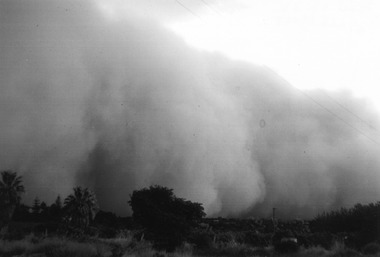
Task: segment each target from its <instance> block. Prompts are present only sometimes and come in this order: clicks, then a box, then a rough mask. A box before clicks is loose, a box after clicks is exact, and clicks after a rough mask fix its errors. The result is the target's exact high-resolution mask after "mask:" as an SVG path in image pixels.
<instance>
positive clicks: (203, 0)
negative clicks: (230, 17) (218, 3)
mask: <svg viewBox="0 0 380 257" xmlns="http://www.w3.org/2000/svg"><path fill="white" fill-rule="evenodd" d="M201 1H202V3H204V4H205V5H206V6H207V7H208V8H209V9H210V10H212V11H213V12H214V13H216V14H218V15H219V16H223V17H224V15H222V14H221V13H220V12H219V11H217V10H216V9H215V8H213V7H211V5H210V4H208V3H207V2H206V1H205V0H201Z"/></svg>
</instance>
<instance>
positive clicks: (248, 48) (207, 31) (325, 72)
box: [101, 0, 380, 109]
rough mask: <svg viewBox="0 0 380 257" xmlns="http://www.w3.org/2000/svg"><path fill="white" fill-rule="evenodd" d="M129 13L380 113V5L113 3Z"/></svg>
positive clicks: (109, 11) (114, 11) (274, 0)
mask: <svg viewBox="0 0 380 257" xmlns="http://www.w3.org/2000/svg"><path fill="white" fill-rule="evenodd" d="M101 3H102V4H101V6H102V9H103V11H104V13H105V14H106V15H107V17H108V18H110V17H111V16H113V17H116V16H118V17H119V18H122V17H123V12H128V11H129V12H130V11H131V10H133V12H135V13H138V14H139V15H142V16H145V17H148V18H151V19H158V20H159V21H161V22H162V23H163V24H164V25H165V26H167V27H168V28H170V29H172V30H173V31H175V32H176V33H177V34H178V35H180V36H181V37H182V38H184V40H185V41H186V42H187V43H188V44H189V45H191V46H193V47H196V48H198V49H202V50H207V51H217V52H221V53H223V54H225V55H227V56H229V57H231V58H234V59H241V60H245V61H249V62H252V63H255V64H260V65H265V66H268V67H270V68H272V69H274V70H275V71H276V72H277V73H279V74H280V75H282V76H283V77H284V78H285V79H286V80H288V81H289V82H290V83H291V84H292V85H294V86H295V87H297V88H300V89H313V88H323V89H328V90H350V91H352V92H353V93H354V94H355V95H357V96H359V97H368V98H370V99H372V101H373V102H374V104H376V105H377V107H379V109H380V104H378V103H379V102H380V87H379V85H380V72H378V69H379V67H380V48H379V45H380V30H379V25H380V2H379V1H375V0H364V1H359V0H355V1H347V0H333V1H330V0H329V1H327V0H322V1H307V0H306V1H305V0H291V1H279V0H269V1H252V0H250V1H248V0H247V1H244V0H239V1H214V0H203V1H202V0H197V1H194V0H178V1H175V0H173V1H169V0H163V1H114V2H112V3H110V2H107V3H108V4H106V3H104V2H101Z"/></svg>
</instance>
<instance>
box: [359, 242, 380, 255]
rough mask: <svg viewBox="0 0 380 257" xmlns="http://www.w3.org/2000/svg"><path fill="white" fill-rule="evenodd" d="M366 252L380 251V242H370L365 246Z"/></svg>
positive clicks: (364, 250)
mask: <svg viewBox="0 0 380 257" xmlns="http://www.w3.org/2000/svg"><path fill="white" fill-rule="evenodd" d="M363 253H364V254H377V253H380V244H378V243H374V242H372V243H369V244H367V245H365V246H364V247H363Z"/></svg>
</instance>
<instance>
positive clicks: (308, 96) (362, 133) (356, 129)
mask: <svg viewBox="0 0 380 257" xmlns="http://www.w3.org/2000/svg"><path fill="white" fill-rule="evenodd" d="M296 89H297V90H298V91H300V92H301V93H302V94H303V95H304V96H306V97H307V98H309V99H310V100H312V101H313V102H314V103H315V104H317V105H318V106H319V107H321V108H322V109H324V110H325V111H327V112H328V113H330V114H331V115H332V116H334V117H335V118H337V119H339V120H340V121H341V122H343V123H344V124H346V125H347V126H349V127H350V128H352V129H353V130H355V131H356V132H358V133H359V134H361V135H362V136H364V137H366V138H367V139H368V140H370V141H371V142H372V143H375V144H376V145H378V146H380V144H379V143H378V142H377V141H376V140H374V139H373V138H371V137H370V136H368V135H366V134H365V133H364V132H363V131H361V130H360V129H358V128H356V127H354V126H353V125H351V124H350V123H348V122H347V121H345V120H344V119H343V118H341V117H340V116H339V115H337V114H336V113H334V112H332V111H331V110H329V109H328V108H327V107H325V106H324V105H322V104H321V103H319V102H318V101H317V100H315V99H314V98H312V97H311V96H310V95H308V94H306V93H305V92H304V91H302V90H301V89H298V88H296Z"/></svg>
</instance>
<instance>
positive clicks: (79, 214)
mask: <svg viewBox="0 0 380 257" xmlns="http://www.w3.org/2000/svg"><path fill="white" fill-rule="evenodd" d="M98 210H99V206H98V202H97V200H96V196H95V194H94V193H93V192H92V191H90V190H89V189H88V188H82V187H75V188H74V193H73V194H71V195H69V196H68V197H67V198H66V199H65V202H64V211H65V215H66V216H65V218H66V221H67V222H68V223H69V224H70V225H73V226H75V227H76V228H78V229H80V230H84V229H86V228H87V227H88V226H89V224H90V221H92V220H93V219H94V217H95V215H96V213H97V212H98Z"/></svg>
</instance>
